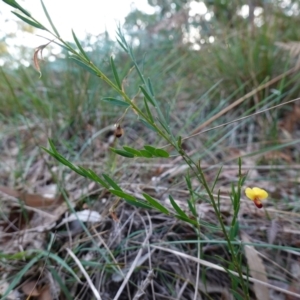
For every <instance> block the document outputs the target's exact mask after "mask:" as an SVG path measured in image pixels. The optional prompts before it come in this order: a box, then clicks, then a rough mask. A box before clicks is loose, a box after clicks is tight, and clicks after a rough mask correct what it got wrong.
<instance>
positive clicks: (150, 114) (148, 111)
mask: <svg viewBox="0 0 300 300" xmlns="http://www.w3.org/2000/svg"><path fill="white" fill-rule="evenodd" d="M144 103H145V107H146V111H147V115H148V117H149V119H150V121H151V122H152V123H154V119H153V116H152V113H151V111H150V109H149V105H148V102H147V101H146V97H144Z"/></svg>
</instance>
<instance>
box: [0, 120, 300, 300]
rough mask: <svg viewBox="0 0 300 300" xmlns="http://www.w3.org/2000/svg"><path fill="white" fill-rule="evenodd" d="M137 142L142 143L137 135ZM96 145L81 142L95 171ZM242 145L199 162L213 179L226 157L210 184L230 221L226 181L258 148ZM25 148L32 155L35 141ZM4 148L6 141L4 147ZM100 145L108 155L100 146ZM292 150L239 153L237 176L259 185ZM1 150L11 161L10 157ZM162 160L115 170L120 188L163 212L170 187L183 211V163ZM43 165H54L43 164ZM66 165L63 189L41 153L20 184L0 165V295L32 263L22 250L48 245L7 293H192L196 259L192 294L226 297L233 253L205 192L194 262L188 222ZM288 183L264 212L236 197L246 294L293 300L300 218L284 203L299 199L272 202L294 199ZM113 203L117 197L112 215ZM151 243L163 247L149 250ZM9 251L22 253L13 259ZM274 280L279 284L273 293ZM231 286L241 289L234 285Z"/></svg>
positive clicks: (192, 233) (54, 295) (285, 161)
mask: <svg viewBox="0 0 300 300" xmlns="http://www.w3.org/2000/svg"><path fill="white" fill-rule="evenodd" d="M288 127H289V128H290V127H291V125H289V126H288ZM29 130H30V128H29ZM128 135H130V130H126V134H125V137H122V138H125V139H126V138H129V137H128ZM7 140H8V139H7ZM191 142H193V141H191ZM250 142H251V141H250ZM138 143H141V141H140V138H139V141H138ZM147 143H150V142H149V141H147ZM187 144H188V143H187ZM12 145H13V144H12ZM97 145H98V146H96V147H100V148H99V149H96V151H95V152H93V153H91V152H89V151H90V149H89V148H86V149H85V157H93V160H90V161H86V162H83V163H85V164H87V165H89V166H91V167H92V168H93V169H95V171H97V172H99V174H100V173H101V172H103V170H102V169H103V163H102V159H103V149H101V147H102V146H101V145H102V144H101V143H98V144H97ZM249 145H250V146H249ZM249 145H246V146H245V149H238V148H232V147H229V146H226V147H225V145H223V147H224V149H222V151H221V153H220V155H218V154H217V153H214V154H213V155H211V156H210V157H207V158H205V159H202V165H203V166H204V170H205V173H206V176H207V177H208V178H211V179H213V178H214V176H215V174H216V172H217V170H218V167H219V166H220V164H221V163H222V162H223V163H224V161H225V163H224V167H223V171H222V172H221V174H220V180H219V182H218V186H217V187H216V191H217V190H218V189H220V209H221V212H222V215H223V217H224V219H225V220H228V224H230V220H231V216H232V207H231V201H230V197H229V192H230V188H231V187H230V183H231V182H232V180H234V178H235V177H236V174H237V167H236V164H235V161H236V158H237V157H238V156H241V155H243V154H247V153H248V152H247V151H252V152H253V151H255V150H257V149H258V147H259V146H258V145H256V144H255V143H252V142H251V143H250V144H249ZM28 146H29V149H30V150H29V151H28V153H27V154H28V156H30V155H31V154H32V153H33V152H32V149H34V147H33V146H32V145H30V144H29V145H28ZM187 146H188V145H187ZM9 147H10V146H9V145H6V149H7V150H9ZM30 147H31V148H30ZM194 147H195V145H193V146H192V147H191V148H194ZM251 147H252V148H251ZM101 151H102V152H101ZM104 151H106V152H107V148H106V149H105V150H104ZM293 153H294V152H293V151H292V152H290V154H286V153H284V154H285V155H290V156H289V159H287V158H286V156H284V155H276V156H275V155H273V156H266V155H261V154H257V155H256V156H254V157H248V158H246V159H245V160H244V162H245V164H244V165H243V173H247V172H248V171H249V170H250V172H249V177H248V179H247V184H249V185H253V184H254V183H255V181H256V180H257V178H260V177H263V178H264V179H263V181H261V182H263V183H264V185H265V186H270V185H272V182H270V181H268V180H269V179H266V178H267V176H266V175H268V174H269V173H272V172H273V167H272V166H274V162H276V165H277V166H279V167H280V166H283V165H286V164H289V163H290V162H291V161H294V160H295V158H294V156H293V155H294V154H293ZM196 154H197V153H196V152H194V155H196ZM4 155H5V153H4ZM7 157H8V158H10V159H13V156H12V155H8V156H7ZM224 158H226V159H224ZM45 159H46V162H47V163H45ZM97 160H100V161H101V164H100V167H99V166H97V164H95V162H96V161H97ZM159 162H160V160H157V161H156V163H158V164H157V165H155V164H152V163H147V161H145V162H143V163H141V165H139V166H138V168H137V167H136V166H137V165H126V169H127V172H124V174H119V175H120V182H121V183H120V185H121V186H122V188H123V189H124V190H126V191H127V192H130V193H131V194H133V195H135V196H136V197H138V198H139V199H143V196H142V195H143V193H147V194H149V195H150V196H151V197H153V198H155V199H159V200H160V201H161V202H163V203H164V205H165V206H166V207H167V208H168V209H169V210H171V209H172V205H171V204H170V202H169V201H170V200H169V198H168V195H169V194H172V195H173V197H174V199H175V201H176V202H177V204H178V206H179V207H180V208H181V209H182V210H183V211H185V212H186V213H188V212H189V211H188V205H187V201H186V200H187V198H188V191H186V190H185V185H184V182H183V181H182V177H183V174H185V173H186V171H185V166H184V165H183V164H182V162H181V161H180V160H179V159H176V158H175V159H174V161H173V162H172V161H171V160H169V161H168V162H169V163H168V164H165V165H164V163H165V160H161V163H159ZM119 163H120V164H122V163H124V164H125V163H126V160H125V159H122V158H120V161H119ZM12 165H16V163H14V164H12ZM47 165H50V166H51V167H50V169H49V168H48V167H47ZM276 165H275V166H276ZM158 166H159V168H160V169H159V170H158ZM281 170H282V171H281V174H280V176H285V178H293V177H294V176H295V172H294V170H293V168H286V169H281ZM64 172H65V173H64V176H65V177H64V178H66V179H67V180H66V182H65V183H64V186H63V188H64V189H63V192H62V190H61V186H59V185H58V184H57V181H56V180H55V178H54V177H53V173H54V175H55V176H61V173H60V170H59V168H58V167H57V166H56V165H55V163H54V162H53V161H51V160H50V158H48V157H47V158H45V157H44V158H41V157H38V156H36V158H35V159H34V160H32V163H31V165H30V167H29V169H28V170H27V172H26V176H25V177H24V179H23V180H24V181H23V185H22V184H21V183H20V182H18V181H13V180H12V177H11V176H10V175H9V172H8V171H5V172H4V174H6V178H5V180H2V181H1V182H2V186H1V187H0V192H1V193H0V196H1V214H2V217H1V223H0V251H1V252H0V253H1V264H0V267H1V274H2V275H1V276H2V277H1V279H0V290H1V293H2V294H4V293H5V291H6V290H7V289H8V288H9V284H10V283H11V282H12V278H13V277H14V276H15V275H16V274H17V273H18V271H20V270H22V268H23V267H24V263H26V262H28V261H29V259H30V256H28V255H30V253H34V251H45V253H48V254H49V255H50V254H51V255H52V256H51V259H49V257H50V256H49V257H47V256H44V257H43V259H42V265H43V266H44V267H43V268H42V267H41V265H40V264H38V263H36V264H34V265H32V266H31V267H30V268H29V270H28V271H27V272H26V275H24V276H22V278H20V280H19V282H18V285H17V286H16V287H15V288H14V289H13V290H12V291H10V293H9V295H10V296H9V297H11V298H10V299H26V298H27V296H28V295H30V293H31V296H32V297H35V298H34V299H53V300H54V299H68V297H69V296H70V295H77V298H78V299H91V298H92V297H93V296H95V293H93V289H92V286H94V287H95V288H96V289H97V290H98V291H101V293H100V296H101V298H102V299H114V297H115V296H116V295H118V296H119V298H118V299H128V298H129V297H130V298H134V299H138V298H139V297H144V298H145V299H152V298H153V295H155V298H156V299H172V298H170V297H173V299H193V297H194V295H195V289H194V287H195V286H196V281H195V279H196V278H197V264H198V263H202V265H201V268H200V279H199V280H200V282H198V291H197V293H198V297H199V299H211V298H213V299H233V295H232V292H231V285H230V277H229V276H228V274H227V273H226V272H223V271H220V268H223V270H225V269H227V268H228V267H229V264H230V256H229V253H228V251H227V249H226V247H225V244H224V243H222V241H223V239H222V235H220V233H219V231H218V230H217V227H216V226H217V225H218V222H217V219H216V217H215V215H214V213H213V210H212V208H211V206H210V205H209V203H207V202H205V201H203V199H205V196H206V195H201V199H202V200H201V201H199V202H198V204H197V205H196V209H197V211H198V213H199V215H200V216H201V221H202V222H203V223H204V224H206V225H203V226H202V230H201V235H202V243H203V244H202V261H201V262H200V261H197V262H196V263H195V261H193V260H192V259H191V258H192V257H193V258H195V257H196V244H195V240H196V239H197V235H196V233H195V231H194V229H193V228H192V227H191V226H190V225H188V224H185V223H183V222H181V221H176V220H174V218H172V217H170V216H166V215H163V214H161V213H157V212H154V211H149V212H146V211H145V210H143V209H137V208H134V207H132V206H129V205H127V204H126V203H124V202H122V201H120V202H116V198H115V197H114V196H112V195H111V194H109V193H108V191H106V190H104V189H102V188H100V189H99V188H97V186H96V185H95V184H90V183H88V182H87V181H86V180H84V179H82V178H80V177H79V176H77V175H76V174H73V173H72V172H71V171H69V170H66V169H65V170H64ZM59 178H62V177H59ZM24 182H25V184H24ZM141 182H146V184H143V183H141ZM4 183H5V184H4ZM192 184H193V188H195V189H197V182H196V181H194V180H192ZM293 189H294V187H292V188H291V186H290V185H289V183H288V180H287V181H285V182H283V183H281V184H280V185H276V186H275V187H273V189H271V193H272V195H278V196H277V197H275V199H272V201H268V203H267V205H266V209H265V211H261V210H259V211H258V210H257V209H256V208H255V207H254V206H253V205H251V203H249V201H248V200H246V198H242V199H241V208H240V215H239V222H240V227H241V228H243V234H241V235H240V236H239V237H240V239H241V240H242V241H243V242H246V241H251V243H253V246H252V245H251V246H250V245H247V246H244V247H243V251H244V259H245V262H244V264H245V268H247V267H248V268H249V270H250V271H249V276H251V278H253V280H254V279H255V280H256V281H255V280H254V281H253V283H252V285H251V290H250V292H251V299H259V298H260V297H267V291H268V293H270V294H271V295H272V296H269V297H270V298H269V299H296V298H297V299H299V297H297V294H298V295H299V289H298V282H299V272H298V271H297V267H295V263H296V262H297V264H298V261H299V253H298V252H297V251H295V249H296V248H298V247H299V245H300V239H299V234H300V230H299V224H300V221H299V217H300V215H299V214H298V213H297V211H292V210H291V209H290V206H292V207H296V205H297V202H296V199H295V201H289V202H285V201H278V198H280V197H282V195H285V196H286V197H289V198H290V199H293V194H295V191H294V190H293ZM60 191H61V192H60ZM112 203H117V204H116V207H115V208H114V210H113V212H114V217H113V216H112V214H111V207H112ZM149 216H150V217H149ZM83 223H84V224H83ZM72 224H75V225H72ZM83 226H85V228H84V227H83ZM78 228H80V230H78ZM65 233H66V234H65ZM149 233H151V234H149ZM50 237H52V238H53V243H52V244H51V243H49V238H50ZM245 237H246V238H245ZM145 241H147V243H145ZM148 242H149V245H148ZM266 243H269V244H268V246H267V247H265V246H264V245H265V244H266ZM254 244H255V246H254ZM49 245H51V248H49ZM151 245H153V247H151ZM155 245H158V246H160V247H162V248H158V247H156V248H155ZM275 246H279V247H275ZM281 246H282V247H281ZM284 246H286V247H284ZM67 249H69V250H67ZM166 250H168V251H166ZM69 251H72V255H73V260H72V259H70V258H68V255H70V252H69ZM179 253H180V255H179ZM182 254H184V255H182ZM14 255H17V256H18V257H19V258H18V259H16V258H14ZM53 255H54V256H53ZM54 257H55V259H56V260H55V259H54ZM75 257H76V258H75ZM274 257H275V258H276V263H275V260H274ZM220 258H222V259H220ZM59 259H61V260H62V261H60V260H59ZM58 261H60V262H66V263H67V264H68V265H69V266H70V267H71V268H72V269H74V270H75V271H76V274H77V276H79V280H77V279H74V278H73V277H72V276H71V274H70V273H68V272H67V271H65V269H64V270H63V265H62V264H61V263H58ZM80 270H82V272H81V271H80ZM282 270H285V272H283V271H282ZM36 274H39V275H40V276H36ZM149 274H150V275H149ZM245 274H246V272H245ZM291 274H292V275H291ZM54 282H55V283H54ZM263 283H265V284H267V285H266V286H267V288H266V286H264V285H263ZM272 286H273V287H274V288H273V289H272ZM276 287H280V288H281V290H280V291H279V292H278V290H277V292H276V293H275V292H274V291H276V289H275V288H276ZM31 288H32V290H31V291H29V290H30V289H31ZM237 290H238V291H239V292H241V291H240V290H239V288H238V289H237ZM67 295H69V296H67ZM261 295H263V296H261ZM293 297H294V298H293ZM7 299H9V298H7ZM264 299H268V298H264Z"/></svg>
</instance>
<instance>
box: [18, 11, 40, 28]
mask: <svg viewBox="0 0 300 300" xmlns="http://www.w3.org/2000/svg"><path fill="white" fill-rule="evenodd" d="M12 13H13V14H14V15H16V16H17V17H18V18H20V19H21V20H22V21H24V22H25V23H27V24H29V25H31V26H33V27H35V28H38V29H43V30H46V28H45V27H44V26H43V25H41V24H38V23H36V22H34V21H31V20H29V19H27V18H25V17H23V16H21V15H20V14H18V13H17V12H14V11H12Z"/></svg>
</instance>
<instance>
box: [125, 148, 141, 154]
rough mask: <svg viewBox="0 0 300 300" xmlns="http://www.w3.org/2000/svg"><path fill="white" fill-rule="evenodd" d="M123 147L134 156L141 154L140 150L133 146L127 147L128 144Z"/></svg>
mask: <svg viewBox="0 0 300 300" xmlns="http://www.w3.org/2000/svg"><path fill="white" fill-rule="evenodd" d="M123 149H124V150H125V151H127V152H130V153H132V154H134V155H136V156H141V152H140V151H139V150H136V149H134V148H131V147H128V146H123Z"/></svg>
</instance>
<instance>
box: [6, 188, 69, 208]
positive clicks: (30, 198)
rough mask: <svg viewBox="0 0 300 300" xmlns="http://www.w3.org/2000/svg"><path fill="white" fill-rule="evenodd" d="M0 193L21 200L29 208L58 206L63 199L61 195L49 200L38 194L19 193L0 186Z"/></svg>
mask: <svg viewBox="0 0 300 300" xmlns="http://www.w3.org/2000/svg"><path fill="white" fill-rule="evenodd" d="M0 192H2V193H5V194H7V195H9V196H12V197H15V198H19V199H21V200H23V201H24V203H25V204H26V205H28V206H31V207H48V206H53V205H59V204H61V203H62V202H63V201H64V197H63V196H62V195H59V196H58V197H54V198H49V197H43V196H41V195H39V194H27V193H20V192H18V191H15V190H13V189H11V188H8V187H6V186H0Z"/></svg>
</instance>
